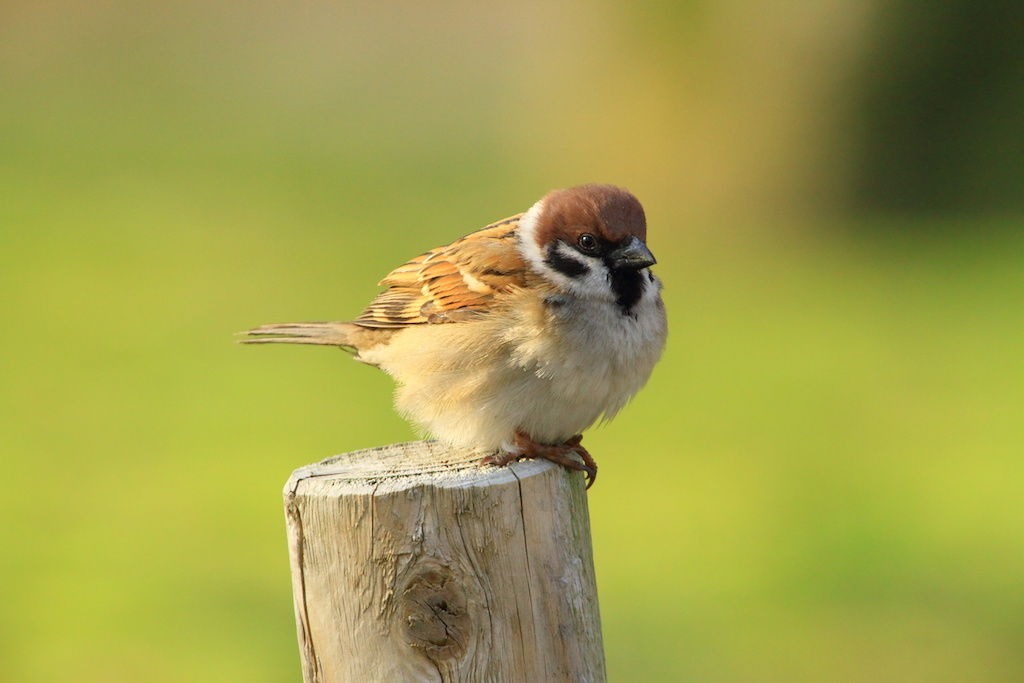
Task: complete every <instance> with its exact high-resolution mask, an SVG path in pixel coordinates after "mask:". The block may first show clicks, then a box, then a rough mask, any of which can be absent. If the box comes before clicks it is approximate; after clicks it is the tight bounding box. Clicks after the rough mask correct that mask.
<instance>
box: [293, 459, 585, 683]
mask: <svg viewBox="0 0 1024 683" xmlns="http://www.w3.org/2000/svg"><path fill="white" fill-rule="evenodd" d="M479 459H480V455H479V454H477V453H465V452H462V453H458V452H452V451H451V450H450V449H447V448H446V447H444V446H442V445H440V444H438V443H436V442H430V441H420V442H415V443H406V444H396V445H393V446H384V447H382V448H374V449H369V450H364V451H356V452H353V453H346V454H343V455H338V456H335V457H333V458H328V459H327V460H324V461H323V462H320V463H317V464H315V465H310V466H308V467H303V468H300V469H298V470H296V471H295V473H294V474H293V475H292V477H291V479H289V480H288V484H287V485H286V486H285V490H284V497H285V513H286V517H287V523H288V546H289V551H290V555H291V568H292V586H293V591H294V596H295V615H296V621H297V626H298V634H299V647H300V650H301V656H302V673H303V677H304V680H305V681H306V683H340V682H343V681H353V682H357V683H365V682H366V681H444V682H446V683H447V682H448V681H452V682H455V681H465V682H467V683H477V682H480V681H489V682H491V681H493V682H496V683H497V682H502V681H508V682H510V683H520V682H522V681H530V682H532V681H545V682H547V681H573V682H576V681H588V682H594V683H596V682H599V681H604V680H605V664H604V650H603V648H602V644H601V622H600V616H599V614H598V605H597V586H596V584H595V582H594V561H593V554H592V550H591V541H590V519H589V514H588V511H587V498H586V492H585V491H584V480H583V475H582V474H581V473H579V472H569V471H568V470H566V469H564V468H562V467H559V466H556V465H553V464H552V463H550V462H547V461H525V462H519V463H513V464H512V465H510V466H508V467H501V468H499V467H493V466H481V465H478V464H477V463H478V461H479Z"/></svg>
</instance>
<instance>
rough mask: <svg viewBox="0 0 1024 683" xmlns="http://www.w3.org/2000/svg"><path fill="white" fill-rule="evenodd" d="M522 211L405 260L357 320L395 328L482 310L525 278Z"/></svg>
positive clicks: (469, 315) (466, 316)
mask: <svg viewBox="0 0 1024 683" xmlns="http://www.w3.org/2000/svg"><path fill="white" fill-rule="evenodd" d="M521 216H522V214H518V215H516V216H512V217H511V218H506V219H505V220H503V221H499V222H497V223H492V224H491V225H489V226H487V227H486V228H484V229H482V230H478V231H477V232H474V233H471V234H469V235H466V236H465V237H462V238H460V239H458V240H456V241H455V242H452V243H451V244H449V245H447V246H444V247H438V248H436V249H432V250H430V251H428V252H426V253H424V254H420V255H419V256H417V257H416V258H414V259H411V260H410V261H408V262H406V263H404V264H402V265H401V266H399V267H398V268H395V269H394V270H393V271H391V272H390V273H388V275H387V277H385V278H384V279H383V280H381V281H380V284H381V286H384V287H387V289H385V290H384V291H383V292H381V293H380V294H378V295H377V297H376V298H375V299H374V300H373V301H372V302H371V303H370V305H369V306H367V307H366V309H365V310H364V311H363V312H362V314H360V316H359V317H358V318H356V319H355V320H354V321H353V322H355V323H356V324H357V325H361V326H363V327H373V328H395V327H405V326H406V325H420V324H425V323H435V324H436V323H446V322H454V321H458V320H467V319H470V318H472V317H474V316H477V315H482V314H485V313H486V312H487V310H488V309H489V308H490V307H491V306H492V304H493V302H494V300H495V298H497V297H500V296H501V295H502V294H503V293H505V292H507V291H509V290H510V289H512V288H515V287H521V286H523V284H524V283H525V269H526V264H525V263H524V261H523V259H522V257H521V256H520V255H519V251H518V249H517V248H516V242H515V234H516V228H517V227H518V225H519V218H520V217H521Z"/></svg>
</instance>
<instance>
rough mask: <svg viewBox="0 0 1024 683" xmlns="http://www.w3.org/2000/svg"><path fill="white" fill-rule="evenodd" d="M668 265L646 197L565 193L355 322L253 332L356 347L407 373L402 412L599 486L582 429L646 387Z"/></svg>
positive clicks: (389, 287)
mask: <svg viewBox="0 0 1024 683" xmlns="http://www.w3.org/2000/svg"><path fill="white" fill-rule="evenodd" d="M653 264H654V257H653V256H652V255H651V252H650V251H649V249H648V248H647V246H646V219H645V217H644V212H643V208H642V207H641V206H640V203H639V202H638V201H637V200H636V198H635V197H634V196H633V195H632V194H630V193H629V192H627V191H626V190H623V189H621V188H618V187H615V186H612V185H584V186H581V187H575V188H570V189H567V190H556V191H555V192H552V193H549V194H548V195H547V196H546V197H544V198H543V199H541V200H540V201H539V202H537V203H536V204H535V205H534V206H533V207H532V208H531V209H530V210H529V211H527V212H526V213H523V214H518V215H516V216H512V217H510V218H506V219H505V220H502V221H499V222H497V223H493V224H491V225H489V226H487V227H486V228H483V229H482V230H479V231H477V232H474V233H471V234H469V235H466V236H465V237H462V238H460V239H458V240H456V241H455V242H453V243H451V244H449V245H447V246H443V247H438V248H436V249H432V250H431V251H428V252H426V253H424V254H421V255H420V256H417V257H416V258H414V259H412V260H410V261H409V262H407V263H405V264H404V265H402V266H399V267H398V268H396V269H395V270H393V271H391V273H389V274H388V275H387V277H385V278H384V279H383V280H381V282H380V284H381V285H382V286H384V287H386V289H385V290H384V291H383V292H381V293H380V294H379V295H377V297H376V298H375V299H374V300H373V301H372V302H371V303H370V305H369V306H367V307H366V309H365V310H364V311H363V312H362V313H361V314H360V315H359V316H358V317H357V318H356V319H355V320H352V321H351V322H328V323H287V324H278V325H265V326H263V327H258V328H256V329H253V330H249V331H248V332H246V333H244V334H247V335H249V336H250V338H248V339H245V340H243V341H244V342H245V343H298V344H321V345H331V346H341V347H346V348H349V349H353V350H355V352H356V359H357V360H360V361H362V362H364V363H369V364H370V365H375V366H377V367H379V368H381V369H382V370H384V371H385V372H387V373H388V374H390V375H391V376H392V377H394V378H395V380H396V381H397V383H398V388H397V391H396V397H395V402H396V407H397V408H398V410H399V412H400V413H401V414H402V415H403V416H404V417H406V418H407V419H409V420H410V421H412V422H413V423H414V424H416V425H417V426H418V427H420V428H421V429H423V430H425V431H427V432H430V433H431V434H433V435H434V436H436V437H437V438H439V439H441V440H443V441H447V442H449V443H451V444H453V445H456V446H461V447H468V448H473V449H477V450H480V451H481V452H491V453H494V454H495V455H492V456H490V457H489V458H487V459H486V461H487V462H492V463H497V464H504V463H506V462H509V461H511V460H513V459H515V458H517V457H545V458H548V459H551V460H554V461H556V462H560V463H561V464H563V465H566V466H569V467H573V468H574V469H582V470H586V471H587V472H588V474H589V475H590V479H591V483H592V482H593V478H594V476H595V475H596V465H594V464H593V460H592V459H591V458H590V456H589V454H587V452H586V450H585V449H583V447H582V446H580V445H579V436H578V435H579V434H580V433H581V432H582V431H583V430H584V429H586V428H587V427H589V426H590V425H592V424H593V423H594V422H595V421H597V420H598V419H601V418H604V419H610V418H611V417H613V416H614V415H615V414H616V413H617V412H618V411H619V410H620V409H621V408H622V407H623V406H624V405H625V404H626V403H627V402H628V401H629V399H630V398H631V397H632V396H634V395H635V394H636V393H637V392H638V391H639V390H640V388H641V387H642V386H643V385H644V384H645V383H646V381H647V378H648V377H649V375H650V373H651V370H652V369H653V367H654V365H655V363H656V362H657V360H658V358H659V357H660V355H661V351H662V349H663V347H664V343H665V338H666V334H667V326H666V318H665V307H664V304H663V303H662V300H661V295H660V292H661V284H660V282H659V281H658V279H657V278H656V277H655V276H654V274H653V273H651V271H650V270H649V266H651V265H653ZM573 453H575V454H577V455H579V456H581V457H582V458H583V461H584V463H583V464H582V465H580V464H579V463H578V462H577V461H576V460H574V459H573V458H571V457H568V456H569V455H571V454H573Z"/></svg>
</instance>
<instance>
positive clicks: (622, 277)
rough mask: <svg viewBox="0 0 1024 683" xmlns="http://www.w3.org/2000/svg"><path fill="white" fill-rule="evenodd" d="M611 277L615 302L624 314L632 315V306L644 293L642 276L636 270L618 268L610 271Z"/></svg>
mask: <svg viewBox="0 0 1024 683" xmlns="http://www.w3.org/2000/svg"><path fill="white" fill-rule="evenodd" d="M611 279H612V291H613V292H615V303H616V304H618V306H619V308H621V309H622V313H623V314H624V315H632V314H633V307H634V306H636V304H637V302H638V301H640V297H641V296H642V295H643V293H644V276H643V275H642V274H641V272H640V271H638V270H625V269H622V268H619V269H613V270H612V271H611Z"/></svg>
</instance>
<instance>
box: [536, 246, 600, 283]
mask: <svg viewBox="0 0 1024 683" xmlns="http://www.w3.org/2000/svg"><path fill="white" fill-rule="evenodd" d="M544 263H546V264H548V265H549V266H551V267H552V268H554V269H555V270H557V271H558V272H559V273H561V274H562V275H568V276H569V277H571V278H577V277H582V276H584V275H586V274H587V273H589V272H590V268H589V267H588V266H587V264H586V263H581V262H579V261H577V260H576V259H573V258H569V257H567V256H564V255H562V254H561V253H560V252H559V251H558V243H557V242H555V243H553V244H549V245H548V249H547V254H545V255H544Z"/></svg>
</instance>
